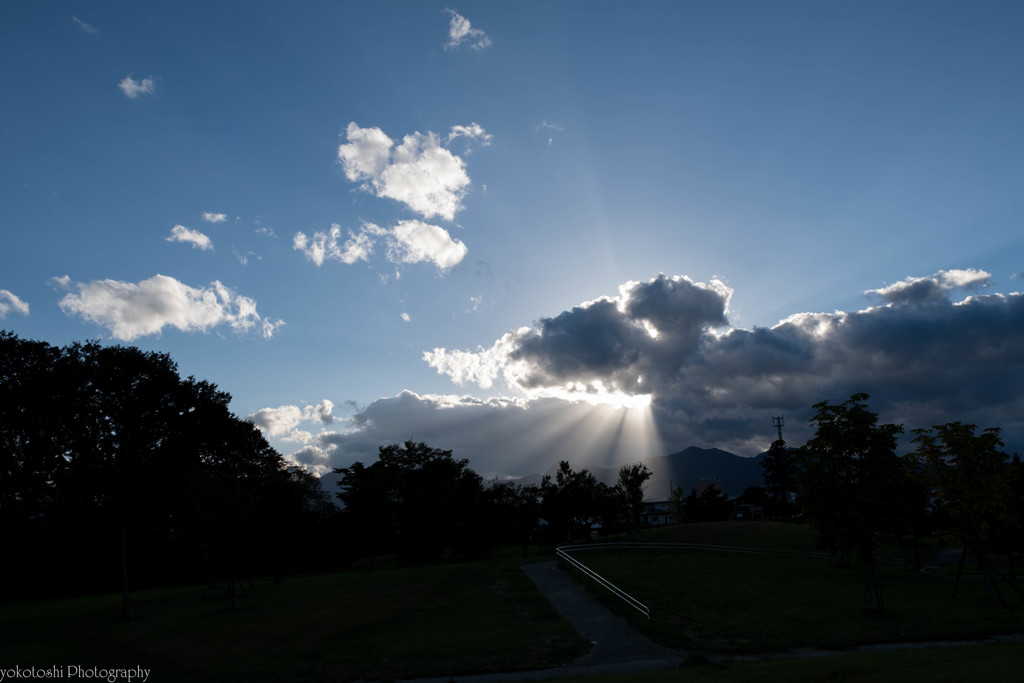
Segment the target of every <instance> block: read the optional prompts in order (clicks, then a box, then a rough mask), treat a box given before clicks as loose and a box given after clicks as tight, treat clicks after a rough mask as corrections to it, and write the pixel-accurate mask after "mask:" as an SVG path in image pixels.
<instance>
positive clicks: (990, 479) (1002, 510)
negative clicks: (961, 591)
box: [911, 422, 1015, 597]
mask: <svg viewBox="0 0 1024 683" xmlns="http://www.w3.org/2000/svg"><path fill="white" fill-rule="evenodd" d="M976 429H977V427H976V426H975V425H971V424H962V423H960V422H950V423H948V424H944V425H938V426H936V427H933V428H931V429H915V430H913V434H914V438H913V443H915V444H917V450H915V451H914V453H913V454H912V456H911V457H913V458H914V459H915V460H916V461H917V462H918V463H919V464H920V465H921V469H920V472H921V475H922V476H923V477H924V478H925V481H926V482H927V483H928V484H929V485H930V486H931V487H932V491H933V492H934V494H935V495H936V496H937V497H938V499H939V500H940V501H941V502H942V504H943V506H944V507H945V509H946V511H947V512H948V514H949V516H950V518H951V519H952V522H953V534H954V537H955V538H956V539H957V540H958V541H960V542H961V543H963V544H964V545H965V546H966V547H967V548H969V549H970V550H971V551H972V552H973V553H974V554H975V556H976V557H977V559H978V562H979V563H980V564H981V566H982V569H983V573H984V583H985V594H986V595H987V596H990V597H991V596H992V595H995V594H996V593H997V589H996V586H995V580H994V576H993V570H992V563H991V558H990V553H991V549H992V543H993V541H994V540H995V539H996V538H997V537H998V536H999V534H1000V533H1002V532H1004V530H1006V529H1008V528H1010V527H1012V525H1013V523H1014V520H1013V512H1014V508H1015V505H1014V499H1013V492H1014V491H1013V482H1012V476H1011V466H1010V458H1009V456H1008V455H1007V454H1006V453H1004V452H1003V451H1002V450H1001V448H1002V446H1003V442H1002V440H1001V439H1000V438H999V430H998V429H996V428H990V429H985V430H983V431H982V432H981V433H980V434H976V433H975V430H976Z"/></svg>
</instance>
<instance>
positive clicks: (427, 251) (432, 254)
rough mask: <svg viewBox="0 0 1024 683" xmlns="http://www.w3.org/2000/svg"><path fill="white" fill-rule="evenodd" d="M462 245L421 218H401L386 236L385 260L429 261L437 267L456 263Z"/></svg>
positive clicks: (460, 253)
mask: <svg viewBox="0 0 1024 683" xmlns="http://www.w3.org/2000/svg"><path fill="white" fill-rule="evenodd" d="M467 251H468V249H467V248H466V245H465V244H463V243H462V242H461V241H459V240H457V239H453V238H452V236H451V235H449V234H448V231H447V230H445V229H444V228H440V227H438V226H436V225H429V224H427V223H424V222H422V221H401V222H399V224H398V225H396V226H395V227H394V228H393V229H392V230H391V234H390V235H389V236H388V259H389V260H391V261H392V262H394V263H421V262H424V261H427V262H430V263H433V264H434V265H435V266H437V268H438V269H439V270H448V269H450V268H453V267H455V266H457V265H458V264H459V263H460V262H461V261H462V259H463V258H465V256H466V252H467Z"/></svg>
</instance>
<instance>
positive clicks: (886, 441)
mask: <svg viewBox="0 0 1024 683" xmlns="http://www.w3.org/2000/svg"><path fill="white" fill-rule="evenodd" d="M867 399H868V395H867V394H854V395H853V396H851V397H850V398H849V399H848V400H847V401H845V402H843V403H841V404H839V405H831V404H829V403H828V401H824V402H822V403H817V404H815V405H814V410H815V414H814V417H812V418H811V421H810V422H811V425H812V426H814V427H815V434H814V436H813V437H812V438H811V439H810V440H809V441H808V442H807V444H806V445H805V446H804V447H803V449H802V451H801V454H800V465H801V467H800V475H799V481H800V506H801V509H802V510H803V513H804V515H805V517H806V519H807V521H808V523H810V525H811V526H813V527H814V528H815V529H816V530H817V531H818V534H819V540H820V542H821V544H822V545H823V546H824V547H825V548H827V549H829V550H831V551H833V552H837V553H840V554H842V555H849V554H853V555H856V556H858V557H859V558H860V559H861V561H862V562H863V564H864V568H865V594H864V606H865V608H867V609H872V610H878V609H881V608H882V602H881V591H880V589H879V587H878V584H877V581H876V579H875V574H874V551H875V548H876V547H877V546H878V544H879V543H880V542H881V541H882V540H884V539H888V538H892V537H893V536H894V535H895V534H896V530H897V529H898V522H899V520H898V518H897V516H896V514H894V513H895V508H894V506H893V505H892V501H893V500H895V499H896V498H897V497H898V496H899V494H900V486H901V482H902V480H903V478H904V477H905V472H904V470H903V463H902V462H901V460H900V459H899V457H898V456H897V455H896V452H895V448H896V438H897V435H898V434H901V433H902V432H903V427H902V426H901V425H894V424H881V425H880V424H878V416H877V415H876V414H875V413H872V412H871V411H870V410H868V407H867V403H866V401H867Z"/></svg>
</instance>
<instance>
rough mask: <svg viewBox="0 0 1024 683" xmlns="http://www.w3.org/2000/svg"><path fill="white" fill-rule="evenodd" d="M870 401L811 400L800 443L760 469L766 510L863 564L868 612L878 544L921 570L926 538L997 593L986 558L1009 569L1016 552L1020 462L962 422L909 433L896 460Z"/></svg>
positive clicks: (1020, 522) (893, 429)
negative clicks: (803, 525) (976, 569)
mask: <svg viewBox="0 0 1024 683" xmlns="http://www.w3.org/2000/svg"><path fill="white" fill-rule="evenodd" d="M868 398H869V397H868V395H867V394H863V393H859V394H854V395H853V396H851V397H850V398H849V399H848V400H846V401H845V402H843V403H841V404H830V403H829V402H828V401H824V402H821V403H817V404H815V405H814V406H813V408H814V411H815V412H814V416H813V417H812V418H811V421H810V423H811V425H812V427H814V430H815V431H814V435H813V436H812V437H811V438H810V439H809V440H808V441H807V443H806V444H804V445H803V446H802V447H800V448H798V449H790V448H787V447H786V444H785V442H783V441H781V440H778V441H776V442H774V443H773V444H772V447H771V449H770V450H769V452H768V454H767V456H766V457H765V459H764V462H763V466H764V479H765V484H766V486H765V488H766V491H767V492H768V494H769V498H770V501H771V504H772V509H773V511H775V512H776V513H777V514H779V515H780V516H782V517H789V516H793V517H798V518H799V519H801V520H803V521H806V522H807V523H808V524H810V525H811V526H812V527H814V528H815V529H816V530H817V532H818V539H819V546H820V547H821V548H822V549H825V550H829V551H831V552H834V553H836V554H838V555H840V556H841V557H843V558H857V559H858V560H859V561H860V562H861V563H862V565H863V568H864V577H865V579H864V601H863V604H864V607H865V608H866V609H871V610H880V609H883V608H884V602H883V599H882V590H881V587H880V585H879V583H878V580H877V578H876V576H875V555H876V553H877V551H878V548H879V547H881V546H883V545H887V546H892V547H902V548H904V549H905V550H907V551H909V552H912V553H913V557H914V562H915V568H916V569H920V565H921V560H920V552H919V551H920V549H921V547H922V543H924V542H925V541H928V540H930V541H936V542H951V543H954V544H956V547H960V548H963V549H964V555H965V556H966V552H967V551H970V552H971V554H972V556H973V557H974V559H975V561H976V562H977V563H978V565H979V566H980V567H981V569H982V575H983V577H984V585H985V592H986V594H987V595H989V596H993V597H1000V594H999V589H998V586H997V576H998V574H999V572H998V571H997V569H996V567H995V565H994V564H993V562H992V555H993V554H1001V555H1006V556H1008V558H1009V560H1010V570H1011V572H1013V571H1014V570H1013V558H1014V556H1015V555H1019V554H1020V553H1021V552H1022V551H1024V466H1022V464H1021V461H1020V458H1019V457H1018V456H1017V455H1014V456H1013V457H1010V456H1009V455H1008V454H1007V453H1006V452H1005V451H1004V450H1003V442H1002V440H1001V439H1000V438H999V432H1000V430H999V429H998V428H986V429H983V430H981V431H979V430H978V427H977V426H976V425H972V424H963V423H960V422H950V423H947V424H943V425H936V426H933V427H928V428H917V429H913V430H911V434H912V435H913V438H912V439H911V444H913V446H914V450H912V451H911V452H909V453H906V454H905V455H903V456H899V455H897V453H896V449H897V445H898V437H899V435H900V434H903V432H904V428H903V425H897V424H879V421H878V416H877V414H875V413H873V412H871V410H869V409H868V406H867V400H868ZM961 567H962V564H961ZM958 580H959V575H958ZM1008 585H1010V586H1013V582H1012V581H1011V582H1008ZM1014 590H1016V588H1014Z"/></svg>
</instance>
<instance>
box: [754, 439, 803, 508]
mask: <svg viewBox="0 0 1024 683" xmlns="http://www.w3.org/2000/svg"><path fill="white" fill-rule="evenodd" d="M761 467H762V468H763V469H764V486H765V489H767V490H768V493H769V495H770V496H771V500H770V501H768V502H767V503H766V505H765V512H766V513H767V514H768V515H769V516H770V517H781V518H784V519H788V518H790V517H792V516H793V513H794V512H795V511H796V506H795V505H794V504H793V501H792V497H793V494H795V493H796V479H797V473H798V466H797V455H796V452H795V450H794V449H791V448H787V447H786V442H785V441H783V440H781V439H776V440H775V441H773V442H772V445H771V447H770V448H769V449H768V452H767V453H766V454H765V456H764V458H763V459H762V460H761Z"/></svg>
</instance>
